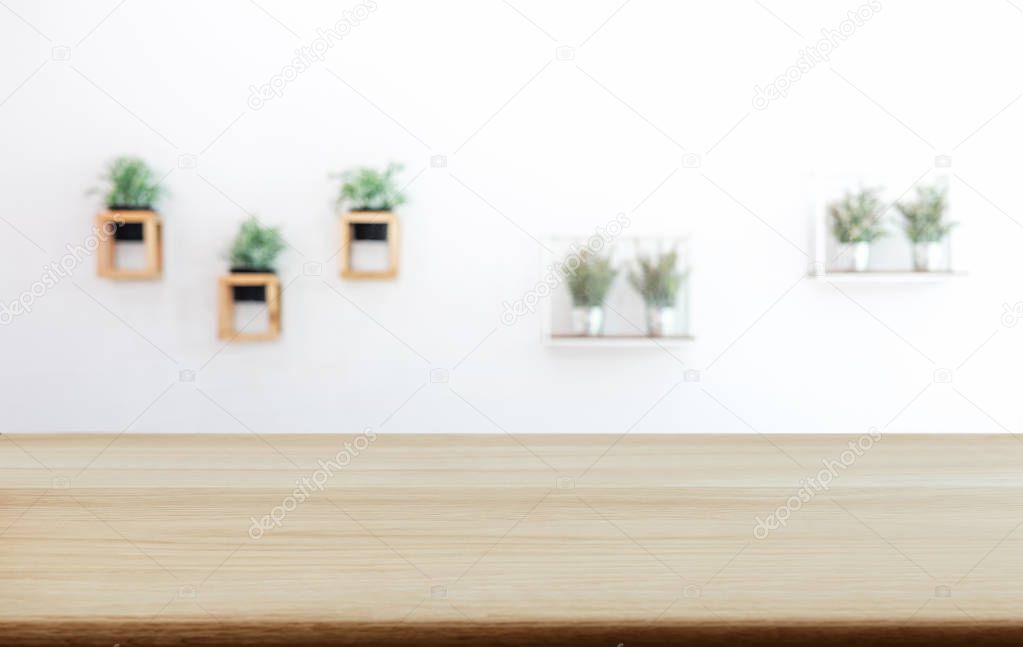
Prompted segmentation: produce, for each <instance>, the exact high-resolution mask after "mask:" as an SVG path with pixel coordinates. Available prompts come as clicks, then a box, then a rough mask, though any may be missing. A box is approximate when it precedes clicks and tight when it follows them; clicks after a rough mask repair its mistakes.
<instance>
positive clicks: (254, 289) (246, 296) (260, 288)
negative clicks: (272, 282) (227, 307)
mask: <svg viewBox="0 0 1023 647" xmlns="http://www.w3.org/2000/svg"><path fill="white" fill-rule="evenodd" d="M231 273H232V274H273V270H259V269H250V268H245V267H232V268H231ZM231 291H232V292H233V294H234V300H235V302H238V301H266V286H265V285H235V286H232V288H231Z"/></svg>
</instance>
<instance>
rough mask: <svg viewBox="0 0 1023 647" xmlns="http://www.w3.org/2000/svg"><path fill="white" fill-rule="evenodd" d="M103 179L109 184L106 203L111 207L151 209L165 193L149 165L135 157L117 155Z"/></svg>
mask: <svg viewBox="0 0 1023 647" xmlns="http://www.w3.org/2000/svg"><path fill="white" fill-rule="evenodd" d="M103 179H104V180H106V181H107V182H108V183H109V184H110V188H109V189H108V190H107V194H106V203H107V207H109V208H111V209H113V208H115V207H116V208H123V209H151V208H152V207H153V205H154V204H155V203H156V201H157V200H159V199H160V198H161V197H162V196H163V195H164V194H165V193H166V191H165V189H164V188H163V187H162V186H160V182H159V180H157V178H156V174H155V173H153V170H152V169H151V168H149V165H148V164H146V163H145V162H144V161H143V160H141V159H139V158H137V157H118V158H117V159H115V160H114V161H113V162H111V163H110V165H109V166H108V167H107V173H106V175H105V176H103Z"/></svg>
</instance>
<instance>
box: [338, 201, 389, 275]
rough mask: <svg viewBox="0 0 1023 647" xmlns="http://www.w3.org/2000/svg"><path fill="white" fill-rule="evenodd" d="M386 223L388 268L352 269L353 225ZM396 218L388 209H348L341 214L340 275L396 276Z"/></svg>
mask: <svg viewBox="0 0 1023 647" xmlns="http://www.w3.org/2000/svg"><path fill="white" fill-rule="evenodd" d="M378 224H382V225H387V257H388V268H387V269H386V270H378V271H363V270H355V269H352V254H351V245H352V242H353V241H354V240H355V234H354V231H353V230H354V229H355V225H378ZM399 236H400V231H399V227H398V218H397V216H395V215H394V214H393V213H391V212H390V211H349V212H348V213H346V214H345V215H343V216H341V277H342V278H346V279H393V278H395V277H397V276H398V257H399V252H400V250H401V242H400V238H399Z"/></svg>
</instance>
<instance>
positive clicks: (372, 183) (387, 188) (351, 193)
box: [337, 163, 405, 211]
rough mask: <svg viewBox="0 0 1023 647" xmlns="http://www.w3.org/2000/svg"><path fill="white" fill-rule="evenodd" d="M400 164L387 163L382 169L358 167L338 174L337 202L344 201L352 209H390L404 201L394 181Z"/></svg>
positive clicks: (399, 169)
mask: <svg viewBox="0 0 1023 647" xmlns="http://www.w3.org/2000/svg"><path fill="white" fill-rule="evenodd" d="M401 169H402V166H401V165H400V164H393V163H392V164H389V165H388V166H387V168H386V169H384V170H383V171H377V170H376V169H372V168H365V167H363V168H358V169H354V170H351V171H347V172H345V173H342V174H340V175H339V176H338V177H340V178H341V195H340V196H338V199H337V201H338V204H341V203H346V204H347V205H348V208H349V209H351V210H352V211H390V210H392V209H394V208H395V207H397V206H399V205H402V204H404V203H405V196H404V195H402V193H401V191H400V190H399V189H398V186H397V184H396V183H395V181H394V176H395V175H396V174H397V173H398V172H399V171H401Z"/></svg>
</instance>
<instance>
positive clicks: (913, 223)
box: [896, 186, 957, 272]
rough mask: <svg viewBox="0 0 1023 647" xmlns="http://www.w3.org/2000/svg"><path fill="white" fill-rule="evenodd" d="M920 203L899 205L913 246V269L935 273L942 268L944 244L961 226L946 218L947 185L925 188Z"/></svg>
mask: <svg viewBox="0 0 1023 647" xmlns="http://www.w3.org/2000/svg"><path fill="white" fill-rule="evenodd" d="M916 196H917V197H916V201H915V202H909V203H902V202H900V203H898V204H896V207H897V208H898V210H899V212H900V213H901V214H902V217H903V220H904V222H903V227H904V229H905V231H906V237H907V238H909V240H910V241H912V243H913V269H914V270H916V271H917V272H934V271H936V270H937V269H938V268H939V267H940V266H941V261H942V259H941V252H942V249H941V241H942V240H944V238H945V236H947V235H948V233H949V232H950V231H952V228H953V227H955V226H956V224H957V223H954V222H949V221H948V220H946V219H945V210H946V209H947V208H948V192H947V190H946V188H945V187H944V186H930V187H927V186H922V187H919V188H918V189H917V192H916Z"/></svg>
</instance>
